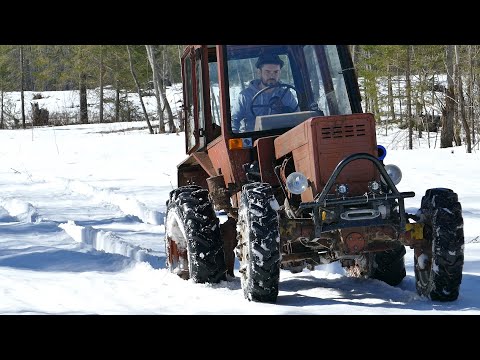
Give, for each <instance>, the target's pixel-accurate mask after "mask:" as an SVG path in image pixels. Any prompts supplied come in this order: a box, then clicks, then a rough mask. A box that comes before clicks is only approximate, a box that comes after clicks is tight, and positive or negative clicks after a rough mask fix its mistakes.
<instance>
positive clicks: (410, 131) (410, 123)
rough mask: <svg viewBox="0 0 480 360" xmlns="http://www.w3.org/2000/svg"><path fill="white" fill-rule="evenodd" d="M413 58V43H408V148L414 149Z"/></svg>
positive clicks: (406, 71)
mask: <svg viewBox="0 0 480 360" xmlns="http://www.w3.org/2000/svg"><path fill="white" fill-rule="evenodd" d="M411 58H412V45H407V58H406V63H405V80H406V82H407V83H406V95H407V121H408V148H409V149H410V150H411V149H413V121H412V95H411V92H412V85H411V82H410V61H411Z"/></svg>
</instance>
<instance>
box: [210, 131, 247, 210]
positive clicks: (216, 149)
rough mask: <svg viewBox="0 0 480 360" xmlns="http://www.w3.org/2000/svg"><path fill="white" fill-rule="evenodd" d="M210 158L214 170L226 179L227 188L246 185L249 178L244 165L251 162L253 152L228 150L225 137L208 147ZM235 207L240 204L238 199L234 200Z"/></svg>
mask: <svg viewBox="0 0 480 360" xmlns="http://www.w3.org/2000/svg"><path fill="white" fill-rule="evenodd" d="M208 156H209V158H210V160H211V161H212V165H213V168H214V169H215V170H216V171H217V172H221V174H222V175H223V176H224V179H225V186H226V187H227V188H229V187H228V184H229V183H231V184H235V185H236V186H238V187H239V188H240V186H241V184H244V183H246V181H247V178H246V175H245V172H244V171H243V168H242V165H243V164H245V163H246V162H250V161H251V150H250V149H242V150H232V151H230V150H228V149H227V143H226V139H224V138H223V137H220V138H218V140H215V141H213V142H212V143H211V144H209V146H208ZM232 200H233V206H234V207H236V206H237V204H238V200H237V198H233V199H232Z"/></svg>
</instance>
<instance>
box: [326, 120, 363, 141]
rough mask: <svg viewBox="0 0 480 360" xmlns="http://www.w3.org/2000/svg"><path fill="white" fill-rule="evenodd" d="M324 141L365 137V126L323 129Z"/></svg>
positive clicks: (356, 125)
mask: <svg viewBox="0 0 480 360" xmlns="http://www.w3.org/2000/svg"><path fill="white" fill-rule="evenodd" d="M321 132H322V139H338V138H348V137H354V136H365V135H366V126H365V124H355V125H343V126H329V127H322V130H321Z"/></svg>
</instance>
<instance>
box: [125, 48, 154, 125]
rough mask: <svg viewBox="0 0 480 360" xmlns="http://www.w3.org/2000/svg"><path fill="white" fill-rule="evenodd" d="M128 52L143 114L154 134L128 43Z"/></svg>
mask: <svg viewBox="0 0 480 360" xmlns="http://www.w3.org/2000/svg"><path fill="white" fill-rule="evenodd" d="M127 52H128V61H129V63H130V72H131V73H132V76H133V81H135V85H136V86H137V92H138V97H139V99H140V104H141V105H142V110H143V114H144V115H145V120H147V125H148V130H149V131H150V134H153V133H154V131H153V128H152V125H151V124H150V119H149V118H148V113H147V109H145V104H144V103H143V98H142V90H141V89H140V84H139V83H138V79H137V75H136V74H135V70H134V68H133V61H132V54H131V52H130V46H128V45H127Z"/></svg>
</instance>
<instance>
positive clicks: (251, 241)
mask: <svg viewBox="0 0 480 360" xmlns="http://www.w3.org/2000/svg"><path fill="white" fill-rule="evenodd" d="M277 207H278V203H277V201H276V200H275V197H274V195H273V191H272V188H271V186H270V185H268V184H264V183H252V184H247V185H244V186H243V188H242V193H241V199H240V207H239V211H238V223H237V239H238V245H237V247H236V248H235V253H236V254H237V257H238V258H239V260H240V273H241V277H240V279H241V283H242V289H243V292H244V295H245V298H246V299H248V300H250V301H257V302H267V303H275V302H276V301H277V297H278V284H279V281H280V232H279V221H278V214H277V211H276V210H277Z"/></svg>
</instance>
